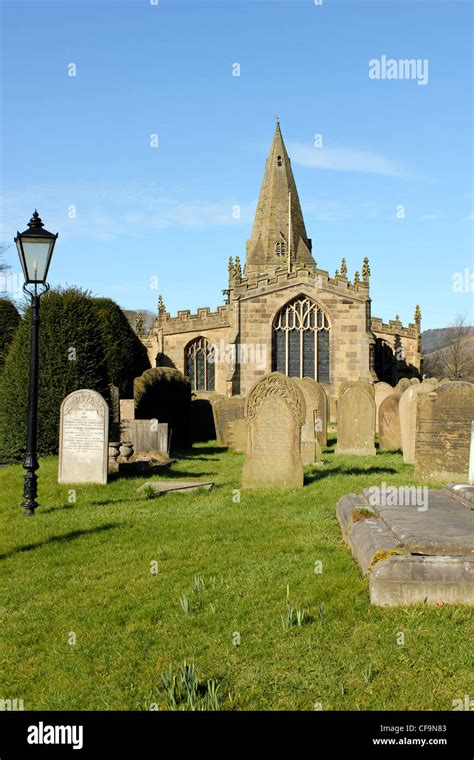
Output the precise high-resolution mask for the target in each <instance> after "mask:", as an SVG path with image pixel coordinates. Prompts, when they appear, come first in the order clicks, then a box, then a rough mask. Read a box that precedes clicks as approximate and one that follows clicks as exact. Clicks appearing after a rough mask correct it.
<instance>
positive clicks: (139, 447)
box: [129, 420, 168, 454]
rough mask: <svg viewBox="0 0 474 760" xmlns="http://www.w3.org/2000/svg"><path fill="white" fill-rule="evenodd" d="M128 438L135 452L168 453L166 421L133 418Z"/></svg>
mask: <svg viewBox="0 0 474 760" xmlns="http://www.w3.org/2000/svg"><path fill="white" fill-rule="evenodd" d="M129 429H130V440H131V443H132V444H133V450H134V453H135V454H145V453H146V452H147V451H157V452H159V453H160V454H167V453H168V423H167V422H158V420H135V422H134V423H133V425H131V426H130V428H129Z"/></svg>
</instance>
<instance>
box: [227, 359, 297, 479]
mask: <svg viewBox="0 0 474 760" xmlns="http://www.w3.org/2000/svg"><path fill="white" fill-rule="evenodd" d="M305 416H306V409H305V401H304V396H303V393H302V392H301V390H300V389H299V387H298V385H297V384H296V383H295V382H294V381H293V380H291V379H290V378H289V377H286V376H285V375H283V374H281V373H280V372H272V373H271V374H270V375H266V376H265V377H263V378H262V379H261V380H259V381H258V382H257V383H255V385H254V386H253V387H252V389H251V391H250V393H249V395H248V397H247V401H246V405H245V418H246V420H247V424H248V426H249V434H248V447H247V454H246V458H245V463H244V467H243V471H242V487H243V488H258V487H272V486H281V487H287V486H298V487H302V486H303V481H304V470H303V463H302V461H301V426H302V425H303V424H304V422H305Z"/></svg>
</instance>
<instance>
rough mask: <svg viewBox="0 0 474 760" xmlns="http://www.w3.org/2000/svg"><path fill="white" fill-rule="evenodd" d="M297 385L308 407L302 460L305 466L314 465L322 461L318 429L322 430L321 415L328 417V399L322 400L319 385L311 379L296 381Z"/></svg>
mask: <svg viewBox="0 0 474 760" xmlns="http://www.w3.org/2000/svg"><path fill="white" fill-rule="evenodd" d="M295 383H297V385H298V387H299V389H300V390H301V392H302V393H303V396H304V401H305V407H306V416H305V421H304V424H303V425H302V426H301V460H302V462H303V465H309V464H314V463H315V462H320V461H321V446H320V444H319V441H318V437H317V432H316V429H317V428H321V429H322V425H323V421H322V419H321V415H322V414H324V416H326V398H325V396H324V398H321V394H320V393H319V391H318V390H317V388H316V387H315V386H317V383H316V382H315V381H314V380H311V378H309V377H307V378H305V379H303V380H300V379H299V378H298V379H295ZM323 410H324V411H323Z"/></svg>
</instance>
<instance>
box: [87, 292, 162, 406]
mask: <svg viewBox="0 0 474 760" xmlns="http://www.w3.org/2000/svg"><path fill="white" fill-rule="evenodd" d="M94 308H95V311H96V314H97V318H98V321H99V327H100V331H101V335H102V344H103V346H104V356H105V362H106V365H107V375H108V378H109V383H112V384H113V385H116V386H117V387H118V389H119V392H120V397H121V398H132V397H133V379H134V378H135V377H138V375H141V374H142V373H143V372H145V370H147V369H149V367H150V362H149V359H148V354H147V350H146V348H145V346H144V345H143V343H142V342H141V340H140V339H139V338H138V337H137V335H136V334H135V332H134V330H133V329H132V327H131V326H130V323H129V321H128V319H127V317H126V316H125V314H124V313H123V311H122V309H121V308H120V306H118V305H117V304H116V303H115V301H112V300H111V299H110V298H94ZM131 368H133V372H131Z"/></svg>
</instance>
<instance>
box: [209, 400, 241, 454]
mask: <svg viewBox="0 0 474 760" xmlns="http://www.w3.org/2000/svg"><path fill="white" fill-rule="evenodd" d="M244 412H245V397H244V396H232V397H231V398H223V399H217V401H213V402H212V414H213V415H214V425H215V428H216V438H217V445H218V446H227V437H226V429H227V423H228V422H232V420H239V419H240V420H241V419H243V417H244Z"/></svg>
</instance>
